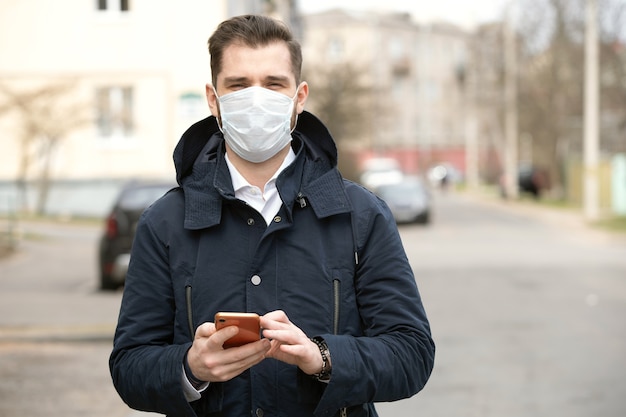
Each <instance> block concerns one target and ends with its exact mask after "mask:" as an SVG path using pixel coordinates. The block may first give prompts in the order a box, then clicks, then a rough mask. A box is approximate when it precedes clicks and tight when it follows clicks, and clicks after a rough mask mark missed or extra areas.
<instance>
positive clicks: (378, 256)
mask: <svg viewBox="0 0 626 417" xmlns="http://www.w3.org/2000/svg"><path fill="white" fill-rule="evenodd" d="M293 137H294V140H293V142H292V146H293V148H294V151H295V152H296V160H295V161H294V162H293V163H292V164H291V165H290V166H289V167H287V168H286V169H285V170H284V171H283V172H282V173H281V174H280V175H279V177H278V179H277V188H278V190H279V193H280V196H281V198H282V200H283V203H284V204H283V206H282V208H281V209H280V211H279V213H277V215H276V216H275V218H274V220H273V222H272V223H271V224H270V225H269V226H267V225H266V223H265V221H264V220H263V217H262V216H261V215H260V214H259V213H258V212H256V211H255V210H254V209H252V208H251V207H249V206H247V205H246V204H245V203H244V202H242V201H240V200H238V199H236V198H235V195H234V191H233V186H232V182H231V179H230V174H229V171H228V168H227V165H226V163H225V159H224V145H223V136H222V134H221V133H220V132H219V129H218V128H217V124H216V121H215V118H213V117H209V118H207V119H205V120H202V121H200V122H198V123H196V124H195V125H193V126H192V127H190V128H189V130H188V131H187V132H186V133H185V134H184V135H183V137H182V138H181V140H180V142H179V144H178V145H177V147H176V150H175V152H174V161H175V165H176V170H177V179H178V183H179V185H180V187H178V188H175V189H173V190H171V191H170V192H168V193H167V194H166V195H165V196H163V197H162V198H161V199H160V200H158V201H157V202H156V203H154V204H153V205H152V206H151V207H150V208H148V209H147V210H146V211H145V212H144V214H143V216H142V218H141V220H140V222H139V225H138V227H137V234H136V238H135V242H134V245H133V249H132V254H131V263H130V266H129V270H128V275H127V280H126V286H125V289H124V295H123V300H122V306H121V309H120V316H119V322H118V327H117V330H116V334H115V342H114V348H113V352H112V354H111V358H110V370H111V375H112V378H113V383H114V385H115V387H116V389H117V390H118V392H119V394H120V396H121V397H122V399H123V400H124V401H125V402H126V403H127V404H128V405H130V406H131V407H133V408H136V409H139V410H144V411H153V412H158V413H162V414H167V415H169V416H196V415H197V416H228V417H241V416H250V415H257V416H258V415H263V416H264V417H270V416H285V417H286V416H293V417H306V416H313V415H315V416H318V417H319V416H334V415H339V413H340V412H344V411H347V415H349V416H376V415H377V414H376V411H375V409H374V406H373V403H374V402H377V401H393V400H397V399H401V398H406V397H409V396H412V395H414V394H415V393H417V392H418V391H419V390H421V389H422V387H423V386H424V384H425V383H426V381H427V380H428V378H429V375H430V373H431V370H432V367H433V363H434V353H435V347H434V344H433V341H432V339H431V335H430V328H429V323H428V320H427V317H426V314H425V312H424V308H423V306H422V301H421V299H420V295H419V293H418V289H417V286H416V283H415V279H414V276H413V272H412V270H411V267H410V265H409V262H408V260H407V257H406V254H405V251H404V248H403V246H402V243H401V240H400V237H399V234H398V231H397V227H396V225H395V222H394V220H393V218H392V216H391V214H390V212H389V210H388V208H387V207H386V205H385V204H384V203H383V202H382V201H381V200H379V199H378V198H376V197H375V196H374V195H373V194H372V193H371V192H369V191H368V190H366V189H365V188H363V187H361V186H359V185H357V184H354V183H352V182H349V181H347V180H344V179H342V178H341V175H340V173H339V171H338V170H337V168H336V164H337V150H336V147H335V144H334V142H333V140H332V138H331V137H330V134H329V133H328V131H327V129H326V128H325V127H324V126H323V125H322V123H321V122H320V121H319V120H317V119H316V118H315V117H314V116H312V115H311V114H309V113H307V112H304V113H303V114H301V115H300V117H299V120H298V125H297V128H296V130H295V131H294V133H293ZM252 277H255V279H251V278H252ZM277 309H281V310H284V311H285V312H286V314H287V316H288V317H289V319H290V320H291V321H292V322H293V323H294V324H296V325H297V326H298V327H300V328H301V329H302V330H303V331H304V332H305V333H306V334H307V335H308V336H309V337H313V336H322V337H323V338H324V339H325V340H326V341H327V343H328V346H329V350H330V353H331V358H332V378H331V380H330V383H328V384H325V383H322V382H318V381H317V380H314V379H313V378H311V377H309V376H307V375H305V374H304V373H303V372H301V371H300V370H298V369H297V368H296V367H295V366H292V365H287V364H285V363H282V362H279V361H277V360H274V359H266V360H264V361H263V362H261V363H260V364H258V365H256V366H254V367H253V368H251V369H250V370H248V371H246V372H244V373H243V374H241V375H240V376H238V377H236V378H234V379H233V380H231V381H228V382H225V383H211V384H210V385H209V388H208V389H207V390H206V391H205V392H204V393H203V394H202V398H201V399H200V400H198V401H194V402H191V403H188V402H187V401H186V399H185V397H184V394H183V390H182V386H181V378H182V372H183V366H182V364H183V358H184V356H185V353H186V351H187V350H188V349H189V347H190V346H191V343H192V340H193V336H194V331H195V328H196V327H197V326H199V325H200V324H201V323H203V322H206V321H213V317H214V315H215V313H216V312H218V311H245V312H255V313H258V314H260V315H263V314H265V313H267V312H269V311H273V310H277ZM340 410H341V411H340Z"/></svg>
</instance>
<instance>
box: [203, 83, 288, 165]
mask: <svg viewBox="0 0 626 417" xmlns="http://www.w3.org/2000/svg"><path fill="white" fill-rule="evenodd" d="M297 94H298V92H297V91H296V95H297ZM215 95H216V96H217V91H216V92H215ZM295 97H296V96H294V97H293V98H290V97H289V96H286V95H284V94H282V93H278V92H276V91H272V90H269V89H267V88H263V87H256V86H253V87H248V88H244V89H242V90H237V91H235V92H233V93H228V94H225V95H223V96H222V97H219V96H217V99H218V101H219V105H220V117H221V125H220V130H221V131H222V133H223V134H224V139H225V140H226V143H227V144H228V146H230V148H231V149H232V150H233V151H234V152H235V153H236V154H237V155H239V156H240V157H242V158H243V159H245V160H247V161H250V162H256V163H258V162H264V161H267V160H268V159H270V158H271V157H272V156H274V155H276V154H277V153H278V152H279V151H280V150H281V149H283V148H284V147H285V146H287V145H288V144H289V142H291V115H292V113H293V108H294V99H295Z"/></svg>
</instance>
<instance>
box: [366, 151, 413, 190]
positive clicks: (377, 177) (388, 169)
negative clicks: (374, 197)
mask: <svg viewBox="0 0 626 417" xmlns="http://www.w3.org/2000/svg"><path fill="white" fill-rule="evenodd" d="M403 178H404V173H403V172H402V170H401V168H400V164H399V163H398V161H396V160H395V159H393V158H371V159H368V160H367V161H365V163H364V166H363V172H362V173H361V177H360V179H359V182H360V183H361V184H363V185H364V186H366V187H367V188H369V189H370V190H375V189H376V188H377V187H378V186H380V185H383V184H391V183H395V182H400V181H402V179H403Z"/></svg>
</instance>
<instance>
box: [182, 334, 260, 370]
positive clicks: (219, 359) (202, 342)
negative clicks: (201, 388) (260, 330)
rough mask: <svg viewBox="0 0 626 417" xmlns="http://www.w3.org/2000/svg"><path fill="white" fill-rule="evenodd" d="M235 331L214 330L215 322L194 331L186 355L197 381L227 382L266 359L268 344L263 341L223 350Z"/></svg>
mask: <svg viewBox="0 0 626 417" xmlns="http://www.w3.org/2000/svg"><path fill="white" fill-rule="evenodd" d="M238 332H239V328H238V327H236V326H228V327H225V328H223V329H221V330H219V331H216V330H215V324H214V323H204V324H202V325H200V326H199V327H198V328H197V329H196V334H195V337H194V341H193V344H192V345H191V348H190V349H189V352H188V353H187V362H188V363H189V369H191V372H192V373H193V375H194V376H195V377H196V378H197V379H201V380H202V381H208V382H224V381H228V380H231V379H233V378H234V377H236V376H237V375H239V374H241V373H242V372H243V371H245V370H246V369H249V368H251V367H252V366H254V365H256V364H257V363H259V362H261V361H262V360H263V359H265V357H266V354H267V352H268V351H269V350H270V348H271V346H270V341H269V340H266V339H261V340H259V341H257V342H253V343H248V344H247V345H243V346H240V347H233V348H230V349H224V348H223V346H222V345H223V344H224V342H225V341H226V340H228V339H230V338H231V337H233V336H234V335H236V334H237V333H238Z"/></svg>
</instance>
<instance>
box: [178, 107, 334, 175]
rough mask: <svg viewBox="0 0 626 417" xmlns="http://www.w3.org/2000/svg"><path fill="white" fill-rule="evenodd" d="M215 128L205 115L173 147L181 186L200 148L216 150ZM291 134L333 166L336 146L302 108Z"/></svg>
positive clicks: (218, 138) (219, 137)
mask: <svg viewBox="0 0 626 417" xmlns="http://www.w3.org/2000/svg"><path fill="white" fill-rule="evenodd" d="M217 132H219V127H218V125H217V119H216V118H215V116H209V117H207V118H206V119H203V120H200V121H199V122H197V123H195V124H193V125H192V126H191V127H189V129H187V131H186V132H185V133H183V136H182V137H181V139H180V141H179V142H178V144H177V145H176V148H175V149H174V166H175V168H176V181H177V182H178V184H179V185H181V186H182V183H183V179H184V178H185V177H187V176H189V175H190V174H191V172H192V169H193V165H194V163H195V161H196V159H197V158H198V156H199V155H200V153H201V152H202V150H203V149H206V150H207V151H208V152H211V153H212V152H215V151H217V149H218V147H219V145H220V143H221V142H223V140H224V139H223V137H222V135H215V133H217ZM292 135H293V136H294V137H299V138H300V139H301V140H302V142H303V143H304V145H305V146H306V147H307V151H308V152H309V153H310V154H311V156H312V158H313V159H318V158H322V159H325V160H327V162H328V164H329V165H330V167H332V168H335V167H336V166H337V146H336V145H335V142H334V140H333V138H332V136H331V135H330V132H329V131H328V129H327V128H326V126H324V124H323V123H322V122H321V121H320V120H319V119H318V118H317V117H315V116H314V115H313V114H311V113H309V112H307V111H303V112H302V113H301V114H299V115H298V122H297V124H296V128H295V130H294V132H293V133H292Z"/></svg>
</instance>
